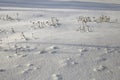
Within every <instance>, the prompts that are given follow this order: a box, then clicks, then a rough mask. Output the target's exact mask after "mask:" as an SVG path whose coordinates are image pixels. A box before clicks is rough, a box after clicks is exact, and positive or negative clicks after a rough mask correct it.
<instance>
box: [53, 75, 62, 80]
mask: <svg viewBox="0 0 120 80" xmlns="http://www.w3.org/2000/svg"><path fill="white" fill-rule="evenodd" d="M52 79H53V80H62V79H63V78H62V76H61V75H60V74H53V75H52Z"/></svg>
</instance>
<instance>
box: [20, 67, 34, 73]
mask: <svg viewBox="0 0 120 80" xmlns="http://www.w3.org/2000/svg"><path fill="white" fill-rule="evenodd" d="M31 71H32V69H30V68H28V69H24V70H23V71H21V73H22V74H27V73H29V72H31Z"/></svg>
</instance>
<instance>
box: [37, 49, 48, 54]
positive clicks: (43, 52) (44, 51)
mask: <svg viewBox="0 0 120 80" xmlns="http://www.w3.org/2000/svg"><path fill="white" fill-rule="evenodd" d="M38 53H39V54H45V53H48V52H47V51H46V50H41V51H40V52H38Z"/></svg>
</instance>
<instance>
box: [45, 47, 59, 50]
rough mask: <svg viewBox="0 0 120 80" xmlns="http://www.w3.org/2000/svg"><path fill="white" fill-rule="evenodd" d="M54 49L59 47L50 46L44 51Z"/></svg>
mask: <svg viewBox="0 0 120 80" xmlns="http://www.w3.org/2000/svg"><path fill="white" fill-rule="evenodd" d="M56 49H59V47H57V46H50V47H48V48H47V49H46V50H56Z"/></svg>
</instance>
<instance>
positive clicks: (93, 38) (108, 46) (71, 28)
mask: <svg viewBox="0 0 120 80" xmlns="http://www.w3.org/2000/svg"><path fill="white" fill-rule="evenodd" d="M96 1H97V0H96ZM53 2H54V1H53ZM118 2H119V1H118ZM0 4H1V3H0ZM5 4H6V3H5ZM8 4H9V3H8ZM53 4H54V3H53ZM70 4H71V2H70V3H69V4H68V5H70ZM74 4H75V3H74ZM10 5H11V4H10ZM59 5H61V4H59ZM1 6H2V7H1V8H0V80H120V77H119V75H120V37H119V36H120V15H119V14H120V11H119V5H118V8H117V9H115V8H112V9H110V8H107V7H103V8H104V9H103V8H98V7H96V8H95V9H93V7H92V8H90V10H89V9H88V7H86V6H83V7H85V8H86V9H85V10H84V9H83V8H82V9H80V8H79V9H77V8H76V6H75V5H73V6H75V9H73V7H71V8H70V7H68V9H67V7H66V8H63V7H61V6H58V7H57V8H53V7H54V5H52V7H51V8H47V7H46V8H35V7H34V8H32V7H31V8H25V7H24V8H23V7H22V8H21V7H20V6H16V7H14V6H11V7H9V6H7V7H5V6H3V4H2V5H1ZM50 6H51V5H50ZM109 6H112V7H113V6H115V7H116V5H109ZM39 7H40V6H39ZM77 7H78V6H77ZM79 7H80V6H79ZM58 8H59V9H58ZM97 9H98V10H97ZM102 15H103V16H104V15H105V16H107V17H110V20H109V21H107V22H105V21H99V17H100V16H102ZM80 16H82V17H83V16H84V17H90V18H91V19H92V21H90V22H87V25H85V29H83V28H82V27H83V24H82V23H81V22H79V21H78V20H79V17H80ZM94 18H95V20H96V21H95V20H94ZM81 28H82V29H81ZM88 29H90V30H88Z"/></svg>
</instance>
